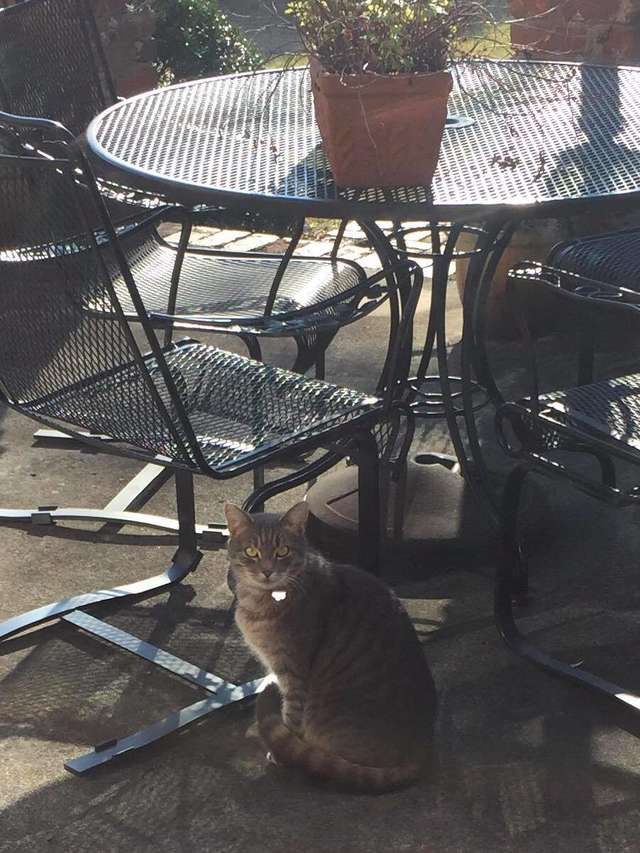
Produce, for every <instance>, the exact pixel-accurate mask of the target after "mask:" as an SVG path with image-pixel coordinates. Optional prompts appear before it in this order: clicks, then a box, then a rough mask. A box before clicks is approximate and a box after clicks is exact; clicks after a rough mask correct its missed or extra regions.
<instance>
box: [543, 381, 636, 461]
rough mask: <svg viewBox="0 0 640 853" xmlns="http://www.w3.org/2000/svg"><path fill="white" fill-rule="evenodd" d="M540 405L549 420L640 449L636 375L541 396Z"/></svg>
mask: <svg viewBox="0 0 640 853" xmlns="http://www.w3.org/2000/svg"><path fill="white" fill-rule="evenodd" d="M540 404H541V405H542V406H546V407H547V408H548V409H550V411H551V416H552V417H553V416H555V415H556V413H557V414H558V415H560V416H561V417H562V419H563V420H565V421H567V422H568V423H570V424H572V425H574V426H576V427H578V428H580V429H582V430H585V431H588V432H590V433H594V434H596V435H598V436H600V437H601V438H604V439H611V438H613V439H616V440H617V441H620V442H622V443H623V444H626V445H628V446H629V447H633V448H636V449H638V450H640V373H634V374H631V375H628V376H619V377H617V378H615V379H603V380H601V381H599V382H593V383H591V384H590V385H579V386H577V387H575V388H570V389H568V390H566V391H554V392H552V393H549V394H544V395H542V396H541V397H540Z"/></svg>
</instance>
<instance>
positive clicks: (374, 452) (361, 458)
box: [355, 432, 384, 575]
mask: <svg viewBox="0 0 640 853" xmlns="http://www.w3.org/2000/svg"><path fill="white" fill-rule="evenodd" d="M355 441H356V447H357V452H356V461H357V463H358V562H359V563H360V567H361V568H363V569H364V570H365V571H367V572H371V573H372V574H374V575H377V574H379V573H380V550H381V548H380V545H381V542H382V539H383V533H384V532H383V530H382V525H381V523H380V472H379V461H378V445H377V444H376V440H375V438H374V436H373V434H372V433H370V432H363V433H360V434H359V435H357V436H356V439H355Z"/></svg>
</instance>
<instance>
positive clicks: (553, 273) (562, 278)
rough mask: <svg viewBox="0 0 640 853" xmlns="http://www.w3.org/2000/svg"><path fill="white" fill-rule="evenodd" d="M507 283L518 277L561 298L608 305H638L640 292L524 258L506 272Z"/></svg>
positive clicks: (512, 282)
mask: <svg viewBox="0 0 640 853" xmlns="http://www.w3.org/2000/svg"><path fill="white" fill-rule="evenodd" d="M507 281H508V283H509V285H513V284H515V283H517V282H518V281H528V282H535V283H536V284H538V285H540V286H541V287H543V288H544V289H545V290H547V291H549V292H551V293H554V294H555V295H556V296H558V297H560V298H565V299H568V300H571V301H574V302H581V303H583V304H584V303H587V304H591V305H593V306H594V307H599V308H602V307H603V306H604V305H605V304H606V305H607V306H618V305H622V306H626V307H628V306H640V293H638V292H636V291H634V290H630V289H629V288H628V287H621V286H617V285H613V284H609V283H607V282H603V281H598V280H597V279H592V278H587V277H585V276H582V275H578V274H577V273H572V272H568V271H566V270H562V269H559V268H557V267H551V266H548V265H546V264H540V263H535V262H532V261H523V262H522V263H519V264H517V265H516V266H514V267H513V268H512V269H511V270H510V271H509V274H508V276H507Z"/></svg>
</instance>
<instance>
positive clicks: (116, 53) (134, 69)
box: [92, 0, 157, 97]
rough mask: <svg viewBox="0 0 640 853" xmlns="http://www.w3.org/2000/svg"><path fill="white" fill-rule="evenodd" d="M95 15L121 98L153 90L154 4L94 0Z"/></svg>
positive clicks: (147, 2)
mask: <svg viewBox="0 0 640 853" xmlns="http://www.w3.org/2000/svg"><path fill="white" fill-rule="evenodd" d="M92 2H93V9H94V14H95V16H96V22H97V25H98V29H99V31H100V35H101V37H102V42H103V44H104V49H105V53H106V55H107V59H108V61H109V66H110V67H111V73H112V74H113V78H114V81H115V84H116V90H117V92H118V94H119V95H123V96H125V97H127V96H129V95H134V94H136V93H137V92H144V91H145V90H147V89H153V88H154V87H155V86H156V83H157V75H156V72H155V69H154V68H153V64H152V62H153V59H154V48H153V32H154V17H153V12H152V3H151V2H150V0H136V2H133V3H131V2H127V0H92Z"/></svg>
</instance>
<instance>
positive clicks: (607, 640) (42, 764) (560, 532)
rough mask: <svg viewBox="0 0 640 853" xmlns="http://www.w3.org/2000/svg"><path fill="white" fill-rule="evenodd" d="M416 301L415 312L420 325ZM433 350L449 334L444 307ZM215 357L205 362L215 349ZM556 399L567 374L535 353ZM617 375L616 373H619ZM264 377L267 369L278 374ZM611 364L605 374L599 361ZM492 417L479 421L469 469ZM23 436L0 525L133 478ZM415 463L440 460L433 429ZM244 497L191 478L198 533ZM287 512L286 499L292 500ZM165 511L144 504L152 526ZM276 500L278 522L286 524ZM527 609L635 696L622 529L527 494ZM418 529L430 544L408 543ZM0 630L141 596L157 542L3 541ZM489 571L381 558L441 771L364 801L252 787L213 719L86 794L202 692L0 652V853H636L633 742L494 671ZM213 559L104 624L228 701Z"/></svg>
mask: <svg viewBox="0 0 640 853" xmlns="http://www.w3.org/2000/svg"><path fill="white" fill-rule="evenodd" d="M426 299H428V294H427V296H426V297H425V301H426ZM449 319H450V321H451V322H450V329H451V339H452V343H453V342H454V341H455V339H456V336H457V334H458V332H459V320H460V310H459V303H458V302H457V296H456V294H455V288H452V291H451V297H450V311H449ZM385 327H386V317H385V316H384V315H383V314H382V313H381V314H379V315H374V316H372V317H369V318H367V319H366V320H365V321H363V322H361V323H359V324H356V325H355V326H353V327H350V329H349V330H348V331H347V332H343V333H341V334H340V336H339V338H338V339H337V341H336V342H335V345H334V346H333V347H332V349H331V351H330V356H329V359H328V376H329V378H331V379H332V380H334V381H337V382H343V383H345V384H350V385H355V386H356V387H362V388H367V387H370V386H371V382H372V381H373V380H374V379H375V376H376V372H375V369H374V368H373V367H372V365H374V364H379V363H380V359H381V355H382V353H381V352H380V350H379V348H378V345H377V342H378V341H380V340H382V339H383V331H384V329H385ZM230 344H231V342H230V341H229V340H225V341H224V342H223V343H222V345H224V346H230ZM547 355H548V363H549V366H550V369H551V371H552V373H553V375H554V376H555V377H556V378H557V380H558V384H562V382H565V384H566V380H567V376H568V375H569V374H568V371H569V366H568V364H567V360H566V358H565V356H564V354H563V350H562V347H560V346H552V345H549V348H548V353H547ZM635 356H636V353H633V352H632V351H630V350H627V351H626V352H625V353H623V354H622V355H621V356H619V357H616V358H617V359H618V360H617V362H616V364H617V365H618V366H621V365H624V364H626V363H633V361H634V358H635ZM272 357H273V358H274V359H275V360H276V361H278V362H280V363H286V362H287V359H288V353H287V352H285V351H277V352H274V353H272ZM611 360H612V361H613V356H611ZM495 363H496V365H497V369H498V372H499V374H500V377H501V379H502V380H503V382H504V386H505V387H508V388H510V389H512V390H513V389H516V388H518V387H520V388H521V387H522V369H521V367H520V366H519V365H520V362H519V361H518V359H517V357H516V355H515V348H514V346H513V345H510V344H501V345H500V346H498V347H496V350H495ZM490 422H491V416H490V413H488V412H487V413H485V414H484V415H483V416H482V431H483V435H484V437H485V441H486V444H487V452H488V456H489V458H490V459H491V460H492V462H493V463H494V464H495V465H496V466H498V467H504V460H503V459H502V457H501V454H500V452H499V451H498V450H497V448H495V447H493V446H492V444H491V428H490ZM32 431H33V424H32V423H31V422H29V421H27V420H26V419H24V418H21V417H18V416H17V415H15V414H14V413H8V412H6V411H0V504H2V505H3V506H31V505H34V504H45V503H46V504H59V505H71V506H74V505H75V506H102V505H104V504H105V503H106V502H107V501H108V500H109V499H110V498H111V497H112V496H113V495H114V494H115V493H116V492H117V491H118V490H119V488H121V487H122V486H123V485H124V484H125V483H126V481H127V480H128V479H129V478H130V477H131V476H132V475H133V474H134V473H135V472H136V471H137V470H139V467H140V465H139V464H138V463H135V462H134V461H131V460H127V459H121V458H118V457H115V456H107V455H104V454H98V453H94V452H89V451H83V450H80V449H78V448H72V449H69V448H67V449H65V448H62V447H60V446H58V447H56V448H53V447H51V446H44V445H38V443H36V442H34V441H33V439H32V437H31V435H32ZM416 441H417V446H419V447H422V448H424V449H435V450H446V449H447V440H446V430H445V429H444V426H443V425H442V424H440V423H435V422H434V423H427V424H423V425H421V426H420V427H419V429H418V435H417V439H416ZM249 488H250V484H249V478H247V477H241V478H239V479H238V480H235V481H231V482H229V483H222V484H220V483H215V482H213V481H209V480H206V479H205V478H199V480H198V482H197V501H198V503H197V507H198V516H199V518H200V519H201V520H203V521H212V520H215V519H219V518H220V516H221V508H222V503H223V501H224V500H226V499H232V500H233V499H237V500H240V499H241V498H242V496H243V495H245V494H246V493H247V492H248V491H249ZM299 494H301V493H300V492H299V491H298V492H297V493H296V495H299ZM172 499H173V496H172V491H171V487H170V486H167V487H165V488H164V489H163V490H162V492H160V493H159V494H158V495H157V496H156V497H155V498H154V500H153V501H152V503H151V504H150V507H151V508H152V510H153V511H157V512H159V513H165V514H173V510H172ZM292 500H294V496H293V495H291V494H289V495H288V496H285V497H284V498H279V499H277V500H275V501H274V502H273V503H274V506H275V507H276V508H278V507H281V508H284V507H285V506H287V505H288V504H289V503H290V502H291V501H292ZM535 512H536V514H537V515H538V516H539V517H538V518H537V521H536V530H537V531H538V532H537V535H535V536H533V537H532V541H531V545H532V548H533V551H534V554H533V558H532V571H533V590H534V601H533V604H532V606H531V607H530V608H528V609H527V610H526V611H524V612H523V614H522V621H523V627H525V628H526V629H527V630H530V631H534V632H536V636H537V637H538V639H539V640H540V642H541V643H542V644H544V645H545V646H546V647H548V648H551V649H554V650H556V651H558V652H559V653H562V655H563V656H566V657H567V659H569V660H572V661H579V660H584V661H585V665H589V666H590V667H591V668H592V669H594V670H597V671H599V672H601V673H602V674H604V675H608V676H609V677H611V678H612V679H613V680H615V679H616V678H618V679H620V681H621V683H623V684H624V685H625V686H626V687H628V688H629V689H635V690H636V691H638V690H640V643H639V642H638V636H639V633H640V589H639V588H638V586H637V583H635V580H636V578H635V576H636V570H637V559H638V558H637V555H638V553H639V552H640V526H639V521H640V516H639V515H638V513H637V512H636V511H635V510H627V511H626V512H625V513H617V514H616V513H614V512H612V511H609V510H606V509H603V507H602V506H601V505H599V504H596V503H595V502H594V501H592V500H590V499H588V498H586V497H582V496H579V495H577V494H575V493H574V492H572V491H571V490H570V489H569V488H567V487H557V486H555V485H554V486H552V487H550V486H549V485H547V486H546V488H545V487H542V488H541V489H540V492H539V494H538V493H536V507H535ZM425 525H428V520H425ZM0 543H1V553H2V569H1V571H0V619H4V618H7V617H9V616H11V615H13V614H16V613H18V612H21V611H22V610H25V609H28V608H31V607H34V606H36V605H37V604H41V603H46V602H49V601H52V600H54V599H56V598H59V597H62V596H64V595H67V594H73V593H76V592H84V591H89V590H92V589H96V588H101V587H105V586H113V585H116V584H118V583H120V582H124V581H130V580H133V579H138V578H142V577H146V576H148V575H151V574H154V573H156V572H157V571H160V570H162V569H163V568H165V567H166V566H167V564H168V561H169V560H170V557H171V555H172V554H173V551H174V549H175V542H174V541H173V540H172V539H171V538H170V537H166V536H163V535H156V534H153V533H145V532H142V533H141V532H135V531H132V530H131V529H127V530H123V531H113V530H102V531H101V530H99V529H98V528H97V525H86V524H85V525H80V524H74V525H73V526H72V525H62V524H60V525H58V526H56V527H55V528H47V527H44V528H40V527H32V526H26V525H19V524H16V525H12V526H2V527H1V528H0ZM493 569H494V566H493V564H492V561H491V560H487V559H486V557H482V556H481V555H478V557H477V559H474V558H473V557H471V558H470V559H469V560H467V561H466V563H465V564H463V565H461V564H460V561H459V560H457V559H456V560H454V559H451V560H448V559H447V556H446V554H443V553H439V555H438V557H437V559H435V560H434V558H433V554H428V553H425V554H424V555H422V556H421V555H420V554H412V555H411V556H410V557H409V556H404V555H401V554H400V555H398V554H394V553H391V554H390V555H389V556H388V559H387V561H386V565H385V572H386V574H387V576H388V577H389V579H390V580H391V582H392V583H393V584H394V586H395V588H396V589H397V591H398V592H399V594H400V595H401V596H402V598H403V599H404V601H405V603H406V606H407V608H408V610H409V612H410V614H411V616H412V617H413V619H414V621H415V625H416V628H417V630H418V632H419V635H420V637H421V639H422V641H423V644H424V650H425V654H426V655H427V657H428V659H429V661H430V663H431V665H432V668H433V671H434V676H435V680H436V683H437V686H438V690H439V695H440V715H439V722H438V729H437V747H438V761H437V766H436V767H435V768H434V770H433V772H432V774H431V775H430V777H429V778H428V779H426V780H425V781H424V782H423V783H422V784H421V785H419V786H417V787H414V788H412V789H409V790H407V791H404V792H398V793H394V794H390V795H386V796H382V797H375V798H374V797H366V796H351V795H345V794H342V793H335V792H332V791H327V790H324V789H321V788H319V787H316V786H314V785H312V784H305V783H301V782H300V781H295V782H294V781H293V780H292V779H290V778H288V777H287V776H285V775H283V774H282V773H281V771H279V770H277V769H274V768H271V767H267V766H266V764H265V760H264V749H263V748H262V746H261V745H260V743H259V741H258V739H257V738H256V736H255V732H254V729H253V726H252V715H253V711H252V708H251V707H250V706H248V707H245V708H240V707H232V708H230V709H227V710H224V711H220V712H216V713H215V714H214V715H212V716H210V717H209V718H207V719H206V720H205V721H204V722H202V723H201V724H199V725H197V726H195V727H192V728H191V729H189V730H187V731H186V732H185V733H183V734H182V735H180V736H174V737H171V738H169V739H167V740H165V741H164V742H161V743H159V744H158V745H156V746H153V747H151V748H149V749H147V750H144V751H141V752H139V753H137V754H134V755H132V756H130V757H128V758H125V759H123V760H121V761H119V762H114V763H113V764H112V765H110V766H106V767H105V768H102V769H100V770H98V771H96V772H94V773H92V774H90V775H87V776H85V777H81V778H76V777H73V776H71V775H69V774H68V773H67V772H66V771H65V770H64V769H63V766H62V765H63V761H64V760H65V759H66V758H69V757H72V756H76V755H80V754H82V753H83V752H86V751H87V749H88V748H89V747H90V746H91V745H93V744H94V743H98V742H101V741H104V740H106V739H109V738H111V737H116V736H119V735H125V734H127V733H130V732H133V731H135V730H136V729H137V728H140V727H141V726H143V725H146V724H149V723H151V722H153V721H154V720H157V719H160V718H161V717H162V716H164V715H165V714H167V713H168V712H170V711H172V710H175V709H177V708H179V707H182V706H185V705H188V704H190V703H192V702H195V701H197V700H198V699H199V698H202V695H203V694H202V693H201V691H198V690H196V689H192V688H190V687H189V686H188V685H186V684H185V683H184V682H181V681H180V680H179V679H177V678H174V677H173V676H171V675H169V674H168V673H164V672H162V671H160V670H158V669H156V668H154V667H153V666H152V665H150V664H147V663H145V662H144V661H141V660H139V659H137V658H135V657H133V656H131V655H127V654H126V653H124V652H121V651H118V650H115V649H113V648H112V647H110V646H108V645H106V644H103V643H101V642H99V641H96V640H95V639H93V638H91V637H87V636H84V635H83V634H81V633H80V632H77V631H74V630H73V629H72V628H71V627H70V626H68V625H65V624H59V623H57V624H53V625H51V626H49V627H45V628H43V629H41V630H39V631H36V632H32V633H30V634H27V635H25V636H23V637H21V638H18V639H15V640H13V641H11V642H9V643H7V644H5V645H4V646H2V647H0V809H1V813H0V851H2V853H26V851H37V853H40V851H60V853H62V851H65V853H66V851H74V853H81V851H91V853H102V851H104V853H116V851H117V853H119V852H120V851H128V853H147V851H149V853H151V851H162V853H165V851H166V853H191V851H198V853H200V851H203V853H204V851H216V853H217V851H221V853H222V851H225V853H233V851H242V853H263V851H264V853H271V851H286V853H288V852H289V851H292V853H294V852H295V853H298V851H299V853H320V851H332V853H369V851H371V853H378V851H381V852H382V851H392V850H393V851H408V852H409V853H449V851H451V853H453V851H461V853H482V852H483V851H487V853H488V851H503V850H504V851H510V850H513V851H518V853H529V851H531V853H533V852H534V851H540V853H543V851H544V853H547V851H558V853H562V852H563V851H581V853H609V851H611V853H622V851H636V850H637V849H638V822H639V820H640V740H638V739H637V737H635V736H633V735H632V734H630V733H629V732H628V731H626V730H625V729H623V728H622V727H620V726H621V725H625V726H627V727H631V726H632V725H633V721H632V720H631V719H630V717H628V716H623V715H621V714H620V713H618V712H616V711H615V710H614V708H613V707H612V705H611V704H609V703H606V702H604V701H600V700H596V699H594V698H592V697H591V696H590V694H588V693H586V692H585V691H582V690H580V689H577V688H574V687H570V686H568V685H566V684H564V683H563V682H560V681H557V680H554V679H552V678H550V677H549V676H547V675H546V674H544V673H540V672H538V671H536V670H535V669H533V668H532V667H531V666H530V665H529V664H527V663H525V662H523V661H521V660H519V659H517V658H515V657H514V656H513V655H512V654H511V653H509V652H508V651H507V650H506V649H505V648H504V646H503V645H502V642H501V641H500V639H499V638H498V637H497V634H496V631H495V628H494V624H493V616H492V582H491V578H492V572H493ZM225 574H226V560H225V554H224V551H220V550H219V551H216V550H207V551H206V552H205V556H204V559H203V560H202V562H201V564H200V566H199V568H198V570H197V572H195V573H194V574H193V575H192V576H190V577H189V578H188V579H187V582H186V583H184V584H183V585H182V586H179V587H176V588H174V589H172V590H171V592H170V593H168V594H164V595H160V596H157V597H155V598H150V599H148V600H146V601H144V602H138V603H135V604H132V605H130V606H118V607H114V606H109V607H106V608H104V607H103V608H96V610H95V612H96V614H97V615H99V616H100V617H101V618H106V619H108V620H109V621H111V622H112V623H113V624H114V625H117V626H118V627H121V628H123V629H125V630H127V631H130V632H131V633H133V634H135V635H137V636H139V637H141V638H144V639H147V640H149V641H150V642H152V643H154V644H155V645H158V646H161V647H163V648H166V649H167V650H169V651H171V652H173V653H174V654H177V655H179V656H180V657H183V658H185V659H187V660H190V661H192V662H194V663H197V664H198V665H201V666H203V667H206V668H207V669H209V670H210V671H212V672H216V673H218V674H220V675H222V676H224V677H226V678H228V679H230V680H232V681H235V682H239V681H243V680H246V679H249V678H253V677H255V676H256V675H258V674H259V673H260V671H261V670H260V667H259V665H258V664H257V663H256V662H255V661H254V660H253V659H252V657H251V656H250V655H249V653H248V652H247V650H246V649H245V648H244V646H243V644H242V641H241V639H240V637H239V635H238V633H237V631H236V630H235V627H234V626H233V619H232V611H231V604H232V601H231V595H230V593H229V591H228V589H227V586H226V583H225Z"/></svg>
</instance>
